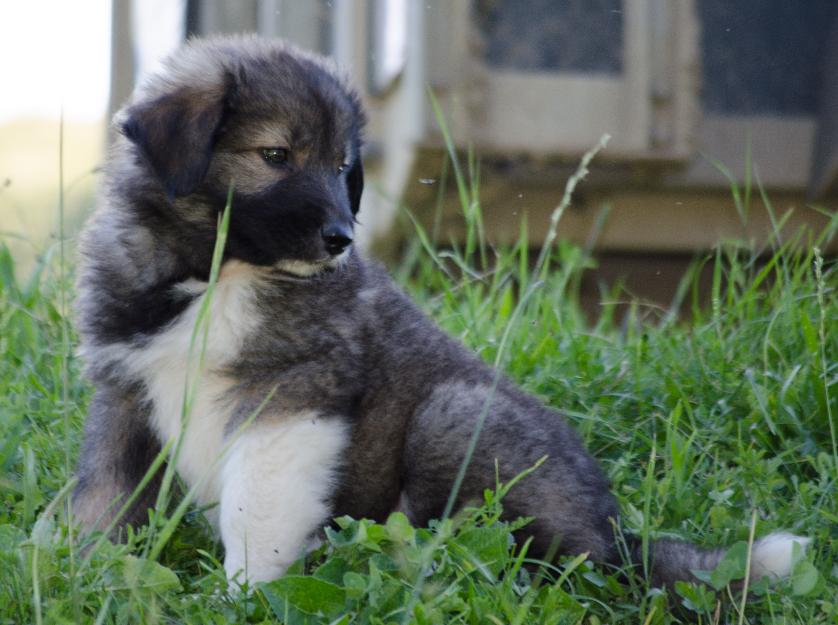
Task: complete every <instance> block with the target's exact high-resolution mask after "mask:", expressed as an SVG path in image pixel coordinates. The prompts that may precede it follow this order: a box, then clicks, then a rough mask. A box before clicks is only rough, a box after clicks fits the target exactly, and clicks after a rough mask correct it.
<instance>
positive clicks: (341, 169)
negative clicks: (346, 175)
mask: <svg viewBox="0 0 838 625" xmlns="http://www.w3.org/2000/svg"><path fill="white" fill-rule="evenodd" d="M348 169H349V163H341V165H340V167H338V173H339V174H342V173H343V172H345V171H347V170H348Z"/></svg>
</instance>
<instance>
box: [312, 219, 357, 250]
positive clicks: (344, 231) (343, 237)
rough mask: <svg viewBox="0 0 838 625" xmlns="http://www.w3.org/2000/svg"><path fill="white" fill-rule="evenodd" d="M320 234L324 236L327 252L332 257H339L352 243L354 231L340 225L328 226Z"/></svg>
mask: <svg viewBox="0 0 838 625" xmlns="http://www.w3.org/2000/svg"><path fill="white" fill-rule="evenodd" d="M320 234H321V235H322V236H323V243H325V244H326V251H327V252H329V254H330V255H331V256H337V255H338V254H340V253H341V252H342V251H343V250H345V249H346V248H347V247H349V244H350V243H352V231H351V230H350V229H349V228H346V227H345V226H341V225H338V224H330V225H328V226H326V227H325V228H323V230H322V231H321V233H320Z"/></svg>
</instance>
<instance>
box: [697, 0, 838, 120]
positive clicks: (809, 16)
mask: <svg viewBox="0 0 838 625" xmlns="http://www.w3.org/2000/svg"><path fill="white" fill-rule="evenodd" d="M696 5H697V9H698V13H699V17H700V20H701V32H702V41H701V47H702V61H703V89H702V101H703V103H704V109H705V110H706V111H710V112H713V113H723V114H724V113H726V114H734V115H749V114H760V113H769V114H776V115H811V114H814V113H815V112H816V110H817V98H818V87H819V85H820V82H821V74H822V69H823V68H822V63H821V59H822V58H823V54H824V50H825V48H824V45H825V43H826V38H827V33H828V31H829V28H830V25H831V23H832V16H833V14H834V11H835V8H836V6H838V3H836V1H835V0H806V2H789V0H750V1H748V2H742V1H739V0H737V1H732V0H698V2H697V3H696Z"/></svg>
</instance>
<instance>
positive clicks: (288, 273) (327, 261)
mask: <svg viewBox="0 0 838 625" xmlns="http://www.w3.org/2000/svg"><path fill="white" fill-rule="evenodd" d="M347 258H349V248H347V249H345V250H344V251H343V252H341V253H340V254H338V255H337V256H325V257H323V258H319V259H317V260H296V259H283V260H280V261H277V262H276V263H274V265H273V267H272V269H273V270H274V272H275V273H276V274H277V275H278V276H280V277H283V278H287V279H293V280H297V281H299V280H308V279H311V278H314V277H316V276H318V275H320V274H323V273H327V272H330V271H334V270H335V269H338V268H339V267H340V266H341V265H343V264H344V263H345V262H346V259H347Z"/></svg>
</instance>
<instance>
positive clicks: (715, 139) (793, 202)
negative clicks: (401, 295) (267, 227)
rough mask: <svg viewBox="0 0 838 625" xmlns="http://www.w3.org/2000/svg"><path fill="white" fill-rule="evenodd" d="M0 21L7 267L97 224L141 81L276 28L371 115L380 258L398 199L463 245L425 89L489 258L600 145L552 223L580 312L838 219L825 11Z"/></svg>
mask: <svg viewBox="0 0 838 625" xmlns="http://www.w3.org/2000/svg"><path fill="white" fill-rule="evenodd" d="M0 7H2V8H0V12H1V13H0V64H1V65H0V69H1V70H2V73H1V74H0V75H2V77H3V97H2V98H0V237H2V240H3V241H5V242H6V243H7V244H9V245H10V246H11V247H12V249H13V253H14V254H15V256H16V257H17V258H18V259H19V271H21V272H25V271H27V270H28V268H30V267H31V263H32V260H33V259H34V258H36V257H37V255H38V254H40V253H42V252H44V251H46V250H49V249H50V248H51V246H52V245H53V243H54V241H55V238H56V236H57V228H58V215H59V206H61V205H63V207H64V215H65V226H64V227H65V232H66V233H67V235H68V236H70V237H72V236H73V234H74V233H75V232H77V230H78V227H79V224H80V223H81V221H82V220H83V218H84V216H85V215H86V214H88V213H89V211H90V210H91V209H92V206H93V204H94V201H95V192H96V185H97V180H98V176H99V174H98V167H99V165H100V163H101V161H102V158H103V154H104V150H105V147H106V145H107V134H108V123H107V121H106V120H108V119H109V118H110V115H112V113H113V112H114V111H115V110H116V109H117V108H118V107H119V106H120V104H121V103H122V102H123V101H124V100H125V98H126V97H127V96H128V95H129V94H130V92H131V90H132V88H133V86H134V85H135V84H136V82H137V81H140V80H142V79H143V77H144V75H146V74H147V73H148V72H150V71H154V68H155V67H156V66H157V65H158V63H159V62H160V59H161V57H163V56H165V55H166V54H167V53H169V52H170V51H171V50H173V49H174V48H175V47H176V46H177V45H178V44H179V43H180V42H182V41H183V40H184V38H186V37H187V36H191V35H207V34H211V33H225V32H230V33H232V32H256V33H260V34H262V35H264V36H268V37H284V38H287V39H290V40H291V41H293V42H295V43H297V44H298V45H300V46H303V47H305V48H308V49H310V50H314V51H317V52H320V53H323V54H327V55H331V56H333V57H334V58H335V59H336V60H337V61H338V63H339V64H340V65H341V66H342V67H343V68H345V70H346V71H347V72H348V73H349V74H350V76H351V77H352V80H353V82H354V84H355V85H357V87H358V89H359V91H360V92H361V93H362V96H363V98H364V101H365V104H366V106H367V109H368V111H369V117H370V123H369V127H368V132H367V146H366V151H365V154H364V158H365V166H366V172H367V181H368V183H367V192H366V194H365V198H364V206H363V209H362V213H361V216H362V223H363V227H362V232H361V237H362V241H363V244H364V245H365V246H366V247H368V248H370V249H371V250H373V251H374V252H375V253H377V254H379V255H383V256H385V257H390V258H395V257H396V256H397V255H398V253H399V251H400V250H403V249H404V245H405V243H407V242H409V241H410V239H411V237H412V236H413V235H412V234H411V228H410V226H407V227H406V226H405V223H404V222H405V221H406V220H405V219H404V211H403V210H402V208H403V207H406V208H407V209H409V210H410V211H411V213H412V214H413V215H415V216H416V217H417V218H418V220H419V221H420V222H421V223H423V224H424V225H425V226H426V228H427V229H428V230H429V231H430V232H432V234H433V236H434V237H436V238H437V240H439V241H440V242H442V243H446V242H449V241H457V240H458V239H459V238H461V237H462V236H463V235H464V232H463V219H462V209H461V208H460V204H459V201H458V199H457V192H456V186H455V185H454V184H453V181H451V180H449V179H448V178H450V176H449V175H447V174H446V172H450V167H448V166H447V165H446V162H445V161H446V159H445V149H444V143H443V138H442V134H441V131H440V127H439V123H438V119H437V118H436V117H435V115H434V112H433V109H432V106H431V102H430V99H429V97H428V88H430V89H431V90H433V92H434V94H435V95H436V97H437V99H438V100H439V102H440V104H441V107H442V109H443V111H444V114H445V119H446V120H447V124H448V126H449V128H450V130H451V133H452V135H453V140H454V143H455V145H456V147H457V149H458V150H461V151H462V154H463V155H464V156H463V161H464V162H465V160H466V157H465V155H466V154H467V151H468V150H469V149H473V152H474V154H475V155H476V156H477V161H478V162H479V187H480V198H481V200H482V207H483V211H484V220H485V226H486V233H487V236H488V238H489V239H490V241H492V242H493V243H498V244H500V243H505V242H513V241H515V240H517V238H518V237H519V235H520V233H521V229H522V228H524V227H525V228H526V229H527V230H528V234H529V237H530V241H532V242H533V243H534V244H537V243H539V242H540V241H541V240H542V239H543V236H544V233H545V231H546V228H547V224H548V221H549V216H550V213H551V212H552V211H553V209H554V208H555V206H556V205H557V204H558V203H559V201H560V199H561V196H562V192H563V189H564V185H565V183H566V180H567V177H568V176H569V175H570V173H572V171H573V170H574V169H575V167H576V165H577V163H578V159H579V157H580V156H581V155H582V154H583V153H584V152H585V151H586V150H588V149H589V148H591V147H592V146H593V145H595V144H596V143H597V142H598V141H599V139H600V137H601V136H602V135H603V134H604V133H608V134H609V135H611V140H610V143H609V144H608V147H607V149H606V150H605V151H603V152H602V153H600V154H599V155H598V156H597V157H596V159H595V161H594V162H593V164H592V167H591V174H590V176H589V177H588V179H587V180H586V181H585V182H584V183H582V185H581V186H580V187H579V188H578V190H577V192H576V194H575V195H574V199H573V204H572V207H571V209H570V210H569V211H568V212H567V213H566V214H565V215H564V216H563V218H562V221H561V222H560V227H559V234H560V236H562V237H565V238H567V239H570V240H572V241H574V242H576V243H578V244H581V245H584V246H586V247H587V248H589V249H592V250H594V251H595V253H596V257H597V259H598V268H597V270H596V272H594V273H592V276H591V285H590V287H589V288H588V291H589V296H590V297H592V298H596V297H597V293H598V291H597V289H596V288H595V286H594V284H595V283H596V282H600V281H605V282H613V281H617V280H620V281H623V282H624V283H625V284H626V286H627V288H628V290H629V291H630V292H632V293H635V294H636V295H638V296H639V297H642V298H645V299H648V300H650V301H660V302H666V301H667V298H669V297H671V294H672V292H673V290H674V289H675V287H676V285H677V282H678V280H679V278H680V277H681V275H682V274H683V271H684V269H685V268H686V266H687V264H688V263H689V262H690V261H691V260H692V259H694V258H696V257H697V256H698V255H700V254H702V253H704V252H706V251H708V250H710V249H711V248H712V247H713V246H714V245H715V244H716V243H717V242H719V241H721V240H739V241H746V242H752V243H755V244H756V245H758V246H759V245H763V244H767V242H768V241H769V239H771V237H772V233H775V234H776V233H777V232H778V231H779V232H780V236H783V237H788V236H792V235H793V233H794V232H796V231H798V230H799V229H800V228H801V227H804V226H808V227H810V228H812V229H813V230H814V231H818V230H820V229H822V228H823V227H824V225H825V224H826V223H827V221H828V218H829V216H830V215H832V214H834V213H835V211H836V206H838V201H837V199H836V198H838V2H836V1H835V0H807V1H806V2H788V1H787V0H739V1H737V2H731V1H730V0H332V1H327V0H236V1H233V0H74V1H73V2H67V1H66V0H64V1H62V0H30V1H28V2H12V1H4V2H3V3H2V5H0ZM62 120H63V121H62ZM62 155H63V157H62ZM734 185H736V186H737V187H738V197H737V194H736V193H733V192H732V187H734ZM763 192H764V196H763ZM765 198H768V200H770V207H767V202H766V199H765ZM768 208H770V209H771V210H768ZM829 251H830V252H831V253H834V252H835V248H834V247H833V248H832V249H831V250H829Z"/></svg>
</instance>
